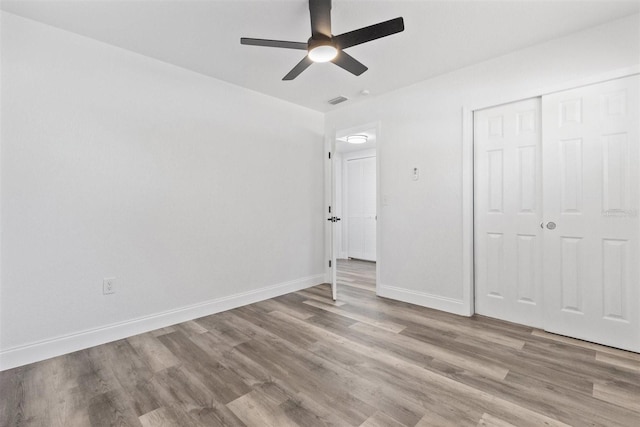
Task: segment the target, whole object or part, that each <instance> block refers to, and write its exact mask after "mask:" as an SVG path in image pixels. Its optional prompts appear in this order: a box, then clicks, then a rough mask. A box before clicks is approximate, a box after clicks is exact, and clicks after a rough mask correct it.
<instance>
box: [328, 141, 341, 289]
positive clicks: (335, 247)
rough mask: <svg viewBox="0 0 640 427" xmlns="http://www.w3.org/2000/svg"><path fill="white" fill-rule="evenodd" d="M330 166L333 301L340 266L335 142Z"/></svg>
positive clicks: (330, 264)
mask: <svg viewBox="0 0 640 427" xmlns="http://www.w3.org/2000/svg"><path fill="white" fill-rule="evenodd" d="M329 164H330V169H331V205H330V206H329V212H328V218H327V220H328V221H330V223H331V238H330V241H331V243H330V245H331V255H330V256H331V259H330V261H329V266H330V271H331V297H332V298H333V300H334V301H335V300H337V299H338V274H337V273H338V271H337V270H338V265H337V264H336V262H337V261H336V258H337V253H338V238H337V234H338V226H337V222H338V221H340V218H339V217H337V216H336V214H335V212H336V156H335V141H333V142H332V144H331V154H330V155H329Z"/></svg>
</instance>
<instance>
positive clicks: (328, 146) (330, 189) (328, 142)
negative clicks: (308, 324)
mask: <svg viewBox="0 0 640 427" xmlns="http://www.w3.org/2000/svg"><path fill="white" fill-rule="evenodd" d="M381 128H382V126H381V123H380V121H375V122H367V123H362V124H359V125H356V126H348V127H341V128H336V127H333V128H331V129H327V130H325V138H324V159H325V179H324V183H325V186H324V188H325V191H324V202H325V203H324V206H323V209H324V213H325V214H326V215H328V213H327V207H328V206H332V207H333V206H334V200H333V197H334V195H335V176H334V173H333V171H334V169H333V167H334V166H335V156H334V153H335V141H336V138H337V137H338V135H342V134H347V133H356V132H362V131H363V130H366V129H375V131H376V148H375V150H376V215H377V221H376V295H378V294H379V283H380V275H381V268H382V264H383V263H382V244H381V240H382V239H380V236H381V230H382V219H383V218H384V215H383V212H382V196H381V188H380V187H381V185H380V183H381V181H382V180H381V174H380V157H381V156H380V153H381V150H380V148H381V144H382V129H381ZM328 153H331V159H329V156H328ZM325 219H326V218H325ZM332 224H333V223H331V222H329V221H325V259H326V260H331V259H332V254H334V253H335V242H334V239H333V237H334V236H333V228H332ZM335 267H336V266H335V265H332V267H329V263H328V262H325V281H326V282H327V283H330V284H332V291H333V290H335V289H336V287H335V286H334V285H335V284H334V283H333V280H332V276H333V271H335ZM333 295H334V297H335V296H336V293H334V294H333Z"/></svg>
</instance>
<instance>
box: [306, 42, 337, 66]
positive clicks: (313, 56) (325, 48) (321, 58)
mask: <svg viewBox="0 0 640 427" xmlns="http://www.w3.org/2000/svg"><path fill="white" fill-rule="evenodd" d="M337 55H338V49H336V48H335V47H334V46H332V45H330V44H321V45H319V46H316V47H314V48H312V49H310V50H309V59H310V60H312V61H313V62H329V61H331V60H332V59H333V58H335V57H336V56H337Z"/></svg>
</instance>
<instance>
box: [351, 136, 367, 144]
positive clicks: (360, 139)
mask: <svg viewBox="0 0 640 427" xmlns="http://www.w3.org/2000/svg"><path fill="white" fill-rule="evenodd" d="M367 139H369V137H368V136H367V135H350V136H348V137H347V142H348V143H349V144H364V143H365V142H367Z"/></svg>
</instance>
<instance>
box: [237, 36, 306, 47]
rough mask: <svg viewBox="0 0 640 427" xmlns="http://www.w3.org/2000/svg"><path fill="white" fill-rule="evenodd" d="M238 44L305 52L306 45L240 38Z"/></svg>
mask: <svg viewBox="0 0 640 427" xmlns="http://www.w3.org/2000/svg"><path fill="white" fill-rule="evenodd" d="M240 44H246V45H250V46H266V47H282V48H285V49H299V50H307V44H306V43H301V42H288V41H284V40H267V39H251V38H247V37H242V38H241V39H240Z"/></svg>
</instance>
